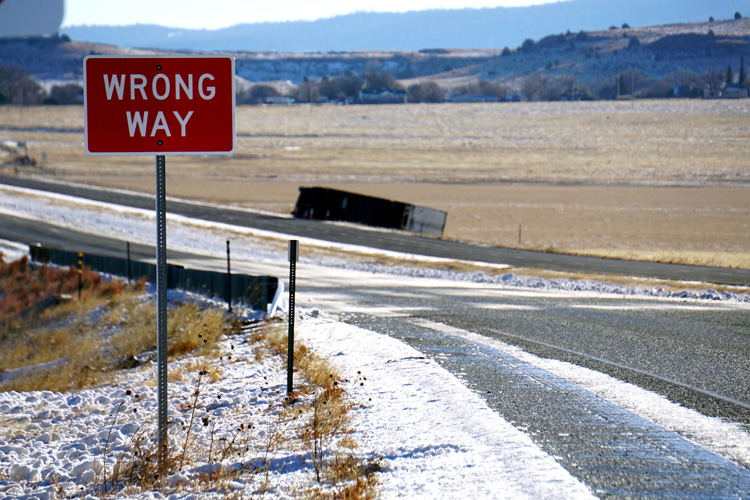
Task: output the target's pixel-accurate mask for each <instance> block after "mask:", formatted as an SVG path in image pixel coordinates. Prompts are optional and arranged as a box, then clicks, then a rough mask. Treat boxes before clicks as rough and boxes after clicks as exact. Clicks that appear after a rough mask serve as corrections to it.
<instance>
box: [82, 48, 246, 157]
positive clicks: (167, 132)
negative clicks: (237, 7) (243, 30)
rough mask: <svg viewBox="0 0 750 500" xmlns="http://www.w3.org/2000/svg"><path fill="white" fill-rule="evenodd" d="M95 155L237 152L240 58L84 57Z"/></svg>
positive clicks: (89, 147)
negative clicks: (236, 73) (236, 65)
mask: <svg viewBox="0 0 750 500" xmlns="http://www.w3.org/2000/svg"><path fill="white" fill-rule="evenodd" d="M83 72H84V87H85V88H84V108H85V115H86V125H85V131H86V151H87V152H88V153H89V154H154V155H167V154H231V153H233V152H234V149H235V144H236V141H235V124H234V110H235V97H234V59H233V58H231V57H228V56H219V57H179V56H176V57H175V56H149V57H107V56H89V57H86V58H85V59H84V64H83Z"/></svg>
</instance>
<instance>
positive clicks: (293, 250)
mask: <svg viewBox="0 0 750 500" xmlns="http://www.w3.org/2000/svg"><path fill="white" fill-rule="evenodd" d="M298 260H299V241H297V240H291V241H289V340H288V345H287V361H286V395H287V397H289V396H290V395H291V394H292V386H293V385H294V294H295V281H296V280H297V276H296V274H297V261H298Z"/></svg>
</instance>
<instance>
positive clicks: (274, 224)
mask: <svg viewBox="0 0 750 500" xmlns="http://www.w3.org/2000/svg"><path fill="white" fill-rule="evenodd" d="M0 184H7V185H11V186H18V187H25V188H29V189H38V190H42V191H51V192H56V193H60V194H67V195H70V196H75V197H79V198H86V199H90V200H95V201H102V202H106V203H114V204H118V205H124V206H129V207H135V208H142V209H148V210H153V209H154V207H155V199H154V196H153V195H152V196H148V195H143V194H138V193H129V192H123V191H107V190H101V189H97V188H93V187H87V186H81V185H70V184H64V183H58V182H52V181H49V180H41V179H36V178H27V177H16V176H4V175H0ZM168 189H169V187H168V186H167V192H169V191H168ZM167 211H168V212H169V213H175V214H181V215H185V216H187V217H193V218H197V219H203V220H207V221H212V222H219V223H225V224H234V225H238V226H246V227H252V228H256V229H263V230H268V231H274V232H278V233H282V234H288V235H290V236H293V237H309V238H316V239H321V240H327V241H331V242H336V243H344V244H350V245H361V246H365V247H368V248H377V249H383V250H390V251H396V252H405V253H411V254H417V255H425V256H430V257H438V258H446V259H461V260H469V261H477V262H486V263H494V264H507V265H510V266H514V267H526V268H537V269H547V270H553V271H569V272H587V273H597V274H612V275H618V276H636V277H643V278H658V279H666V280H676V281H699V282H706V283H715V284H726V285H750V270H742V269H722V268H715V267H703V266H684V265H675V264H660V263H653V262H634V261H625V260H617V259H602V258H596V257H582V256H573V255H562V254H553V253H544V252H532V251H527V250H516V249H508V248H500V247H492V246H486V245H479V244H471V243H465V242H460V241H451V240H444V239H438V238H429V237H422V236H418V235H411V234H406V233H403V232H389V231H373V230H371V229H360V228H357V227H352V226H342V225H338V224H329V223H326V222H321V221H309V220H301V219H292V218H289V217H282V216H274V215H268V214H258V213H252V212H248V211H243V210H236V209H232V208H227V207H221V208H220V207H213V206H207V205H202V204H197V203H190V202H185V201H178V200H170V199H168V200H167Z"/></svg>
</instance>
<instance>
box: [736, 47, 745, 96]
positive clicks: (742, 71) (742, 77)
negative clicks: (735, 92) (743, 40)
mask: <svg viewBox="0 0 750 500" xmlns="http://www.w3.org/2000/svg"><path fill="white" fill-rule="evenodd" d="M737 83H738V84H739V86H740V87H743V88H744V87H747V73H746V72H745V56H744V54H743V55H741V56H740V73H739V75H737Z"/></svg>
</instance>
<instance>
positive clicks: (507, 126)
mask: <svg viewBox="0 0 750 500" xmlns="http://www.w3.org/2000/svg"><path fill="white" fill-rule="evenodd" d="M748 112H750V100H739V101H703V100H674V101H633V102H626V103H625V102H594V103H515V104H502V105H447V104H446V105H406V106H349V107H346V106H344V107H342V106H338V107H334V106H320V107H313V108H311V107H239V108H238V111H237V129H238V149H237V153H236V154H235V155H234V156H232V157H226V158H225V157H179V156H175V157H170V159H169V161H168V163H169V168H168V169H167V171H168V174H167V176H168V180H167V186H168V193H169V194H170V195H172V196H180V197H184V198H189V199H196V200H202V201H211V202H218V203H224V204H235V205H241V206H246V207H251V208H259V209H264V210H271V211H276V212H282V213H289V212H291V210H292V207H293V204H294V201H295V200H296V196H297V188H298V187H299V186H301V185H311V184H324V185H326V186H330V187H334V188H341V189H348V190H353V191H357V192H363V193H365V194H371V195H375V196H382V197H386V198H391V199H398V200H403V201H408V202H412V203H416V204H420V205H426V206H432V207H435V208H439V209H444V210H447V211H448V213H449V216H448V225H447V227H446V233H445V236H446V237H448V238H456V239H463V240H470V241H480V242H484V243H490V244H496V245H502V246H509V247H515V246H517V245H518V227H519V225H521V226H522V228H523V230H522V233H523V234H522V240H521V246H522V247H524V248H532V249H551V248H554V249H556V250H559V251H567V252H574V253H585V254H593V253H596V254H601V253H602V252H604V253H605V254H606V255H633V256H636V257H639V258H640V257H641V256H642V255H647V254H652V255H656V256H658V257H656V258H659V259H661V258H662V257H661V256H662V255H666V254H669V253H670V252H678V253H680V255H678V256H676V257H675V258H678V259H679V260H680V261H684V262H689V263H699V262H705V261H707V259H708V261H711V262H716V263H717V264H718V265H723V266H732V267H750V264H748V262H750V257H748V256H749V255H750V254H749V253H748V251H747V249H748V248H750V195H749V192H748V189H749V188H748V181H750V159H749V158H748V156H747V155H746V151H745V149H746V148H745V135H746V133H745V132H746V123H745V122H746V116H747V113H748ZM82 119H83V110H82V109H81V108H80V107H69V108H45V107H41V108H26V109H20V108H2V107H0V129H2V127H15V129H13V130H5V131H4V132H2V134H3V135H4V136H7V137H9V138H12V139H17V140H25V141H27V143H28V144H29V153H30V155H31V156H33V157H36V158H37V159H40V157H41V153H42V152H46V153H47V157H48V165H47V166H48V167H50V168H54V170H55V172H56V175H57V177H58V178H61V179H65V180H71V181H78V182H85V183H92V184H102V185H107V186H113V187H120V188H126V189H134V190H139V191H148V192H151V191H153V185H154V181H153V175H154V174H153V172H154V165H153V158H150V157H118V156H114V157H106V158H105V159H102V158H101V157H88V156H86V155H84V152H83V147H82V141H83V135H82V133H81V132H70V130H71V129H75V128H78V129H80V130H82V126H83V124H82ZM18 127H48V129H46V130H42V131H35V130H31V129H29V130H18ZM61 127H64V128H65V130H63V131H61V132H59V133H58V132H54V130H55V129H60V128H61ZM50 129H51V130H52V131H50ZM103 162H106V167H102V165H103Z"/></svg>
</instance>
